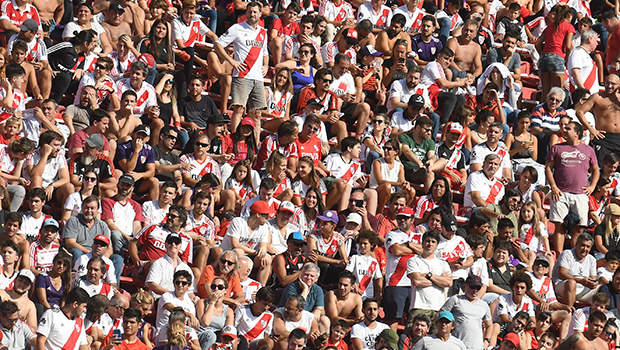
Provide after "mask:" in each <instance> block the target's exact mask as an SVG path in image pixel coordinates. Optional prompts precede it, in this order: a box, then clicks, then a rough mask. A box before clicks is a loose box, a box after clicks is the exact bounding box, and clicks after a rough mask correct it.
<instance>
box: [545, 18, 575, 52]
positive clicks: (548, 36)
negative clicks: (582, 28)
mask: <svg viewBox="0 0 620 350" xmlns="http://www.w3.org/2000/svg"><path fill="white" fill-rule="evenodd" d="M568 33H573V34H575V33H576V31H575V27H573V26H572V25H571V24H570V23H568V22H566V21H562V23H560V27H559V28H558V30H555V24H553V23H551V24H550V25H549V26H548V27H547V29H545V31H544V34H545V47H544V49H543V52H542V53H543V54H545V53H555V54H557V55H559V56H560V57H562V58H564V39H565V38H566V35H567V34H568Z"/></svg>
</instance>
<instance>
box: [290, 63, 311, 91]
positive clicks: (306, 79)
mask: <svg viewBox="0 0 620 350" xmlns="http://www.w3.org/2000/svg"><path fill="white" fill-rule="evenodd" d="M297 67H299V63H297ZM291 77H292V78H293V90H299V89H301V88H302V87H304V86H306V85H308V84H314V68H313V67H312V66H310V76H305V75H303V74H301V73H300V72H298V71H296V70H293V71H292V73H291Z"/></svg>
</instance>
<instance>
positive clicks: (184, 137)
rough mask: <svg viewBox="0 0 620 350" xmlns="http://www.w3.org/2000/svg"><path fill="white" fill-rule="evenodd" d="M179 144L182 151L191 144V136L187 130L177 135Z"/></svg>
mask: <svg viewBox="0 0 620 350" xmlns="http://www.w3.org/2000/svg"><path fill="white" fill-rule="evenodd" d="M177 142H178V143H179V145H180V146H181V149H184V148H185V145H187V143H188V142H189V134H188V133H187V130H185V129H183V128H181V130H179V133H178V135H177Z"/></svg>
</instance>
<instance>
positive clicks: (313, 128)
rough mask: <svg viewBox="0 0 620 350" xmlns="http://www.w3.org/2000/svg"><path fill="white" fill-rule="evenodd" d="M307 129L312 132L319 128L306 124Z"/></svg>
mask: <svg viewBox="0 0 620 350" xmlns="http://www.w3.org/2000/svg"><path fill="white" fill-rule="evenodd" d="M308 129H310V131H312V132H317V131H319V128H317V127H316V126H312V125H308Z"/></svg>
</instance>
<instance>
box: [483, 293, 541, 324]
mask: <svg viewBox="0 0 620 350" xmlns="http://www.w3.org/2000/svg"><path fill="white" fill-rule="evenodd" d="M520 311H525V312H526V313H527V314H528V315H530V317H535V316H536V315H535V313H534V303H533V302H532V299H530V297H528V296H527V295H524V296H523V298H521V302H520V303H519V305H517V304H515V302H514V301H513V300H512V293H511V294H504V295H500V296H499V298H497V307H496V308H495V314H494V315H493V322H494V323H495V322H497V323H499V322H500V320H501V319H500V315H508V318H509V319H512V318H513V317H514V316H515V315H516V314H517V313H518V312H520Z"/></svg>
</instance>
